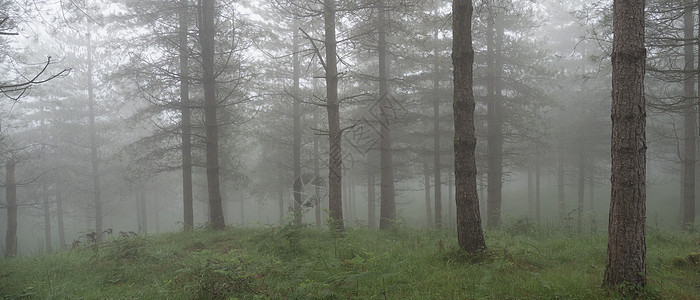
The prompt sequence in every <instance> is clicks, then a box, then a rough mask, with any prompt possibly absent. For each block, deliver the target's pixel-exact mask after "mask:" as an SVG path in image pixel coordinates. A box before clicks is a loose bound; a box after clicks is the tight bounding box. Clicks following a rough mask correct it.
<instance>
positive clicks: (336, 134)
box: [323, 0, 345, 232]
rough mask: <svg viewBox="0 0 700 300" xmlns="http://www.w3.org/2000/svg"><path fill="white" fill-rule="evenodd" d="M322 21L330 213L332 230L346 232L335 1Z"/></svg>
mask: <svg viewBox="0 0 700 300" xmlns="http://www.w3.org/2000/svg"><path fill="white" fill-rule="evenodd" d="M323 19H324V23H325V24H324V25H325V34H324V35H325V45H326V68H325V69H326V70H325V71H326V101H327V102H326V110H327V111H328V139H329V142H330V151H329V152H328V153H329V157H328V210H329V213H330V218H331V228H332V229H333V230H335V231H337V232H343V231H345V225H344V224H343V195H342V176H343V174H342V168H343V152H342V148H341V141H342V137H341V134H342V132H341V130H340V101H339V99H338V65H337V60H336V55H337V52H336V46H337V45H336V39H335V0H324V10H323Z"/></svg>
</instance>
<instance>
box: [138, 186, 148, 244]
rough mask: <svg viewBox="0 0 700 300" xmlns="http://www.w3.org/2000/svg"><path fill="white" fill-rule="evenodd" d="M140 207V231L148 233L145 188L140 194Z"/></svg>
mask: <svg viewBox="0 0 700 300" xmlns="http://www.w3.org/2000/svg"><path fill="white" fill-rule="evenodd" d="M139 207H140V208H141V209H140V211H141V214H139V216H140V217H141V220H140V222H139V224H140V225H141V226H140V227H141V228H140V231H141V232H143V233H148V218H147V216H148V214H147V213H146V212H147V210H146V191H144V189H143V187H141V191H140V192H139Z"/></svg>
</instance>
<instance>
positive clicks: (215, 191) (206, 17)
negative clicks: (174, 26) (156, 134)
mask: <svg viewBox="0 0 700 300" xmlns="http://www.w3.org/2000/svg"><path fill="white" fill-rule="evenodd" d="M214 2H215V1H214V0H202V1H201V10H202V12H201V14H202V25H201V27H200V30H199V42H200V44H201V46H202V69H203V74H202V75H203V80H202V85H203V89H204V124H205V128H206V130H205V133H206V161H207V162H206V169H207V191H208V194H209V222H211V226H212V228H213V229H224V227H226V223H225V222H224V211H223V207H222V205H221V186H220V182H219V181H220V178H219V127H218V123H217V117H216V113H217V106H218V105H217V100H216V77H215V74H214V30H215V29H214V19H215V18H216V7H215V3H214Z"/></svg>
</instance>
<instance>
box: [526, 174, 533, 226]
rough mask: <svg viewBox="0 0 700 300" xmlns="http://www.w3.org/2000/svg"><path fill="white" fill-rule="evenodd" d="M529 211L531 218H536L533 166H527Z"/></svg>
mask: <svg viewBox="0 0 700 300" xmlns="http://www.w3.org/2000/svg"><path fill="white" fill-rule="evenodd" d="M527 211H528V216H529V217H530V218H535V172H534V170H533V169H532V166H528V168H527Z"/></svg>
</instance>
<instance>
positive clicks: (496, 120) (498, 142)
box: [486, 7, 504, 229]
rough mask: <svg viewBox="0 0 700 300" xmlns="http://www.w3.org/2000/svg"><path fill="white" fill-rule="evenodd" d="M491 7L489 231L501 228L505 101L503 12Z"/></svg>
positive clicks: (488, 141)
mask: <svg viewBox="0 0 700 300" xmlns="http://www.w3.org/2000/svg"><path fill="white" fill-rule="evenodd" d="M497 9H498V8H496V7H490V8H489V10H490V12H489V19H488V20H489V21H488V22H489V23H488V25H489V26H488V29H487V31H486V38H487V45H486V47H487V50H486V51H487V54H486V64H487V71H486V72H487V75H486V77H487V79H486V89H487V101H488V103H487V117H486V118H487V122H488V127H487V148H488V156H487V164H488V178H487V181H488V183H487V185H488V186H487V189H488V194H487V197H488V198H487V201H486V204H487V214H488V217H487V219H486V222H487V223H486V227H488V228H492V229H493V228H497V227H498V226H500V225H501V202H502V189H503V97H502V95H501V84H500V81H501V78H500V76H501V72H502V70H501V69H502V68H503V66H502V63H501V57H500V56H501V50H502V47H503V40H502V39H503V31H504V29H503V24H502V23H503V22H502V20H501V18H500V17H499V14H501V13H502V12H501V11H498V12H496V10H497Z"/></svg>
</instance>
